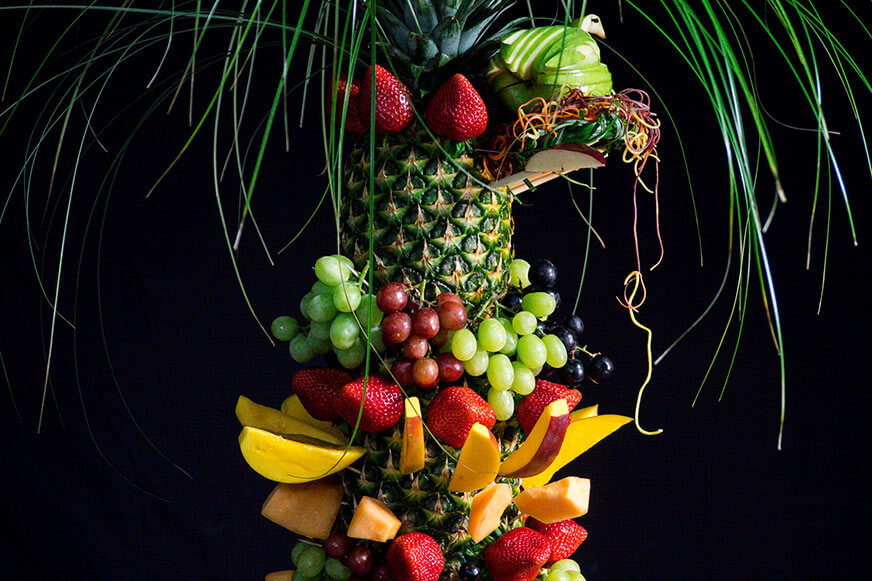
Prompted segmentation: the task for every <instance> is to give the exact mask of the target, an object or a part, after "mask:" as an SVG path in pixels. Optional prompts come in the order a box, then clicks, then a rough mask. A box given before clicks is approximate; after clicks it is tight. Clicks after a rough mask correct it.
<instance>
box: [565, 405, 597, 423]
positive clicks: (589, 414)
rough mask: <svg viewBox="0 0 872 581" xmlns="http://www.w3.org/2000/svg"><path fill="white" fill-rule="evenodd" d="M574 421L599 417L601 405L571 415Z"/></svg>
mask: <svg viewBox="0 0 872 581" xmlns="http://www.w3.org/2000/svg"><path fill="white" fill-rule="evenodd" d="M570 415H571V416H572V421H573V422H575V421H578V420H582V419H584V418H592V417H594V416H596V415H599V404H594V405H589V406H587V407H586V408H580V409H577V410H575V411H574V412H572V413H571V414H570Z"/></svg>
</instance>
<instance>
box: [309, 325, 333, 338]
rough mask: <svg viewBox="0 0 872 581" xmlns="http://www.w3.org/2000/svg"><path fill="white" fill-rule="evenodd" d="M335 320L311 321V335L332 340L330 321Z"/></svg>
mask: <svg viewBox="0 0 872 581" xmlns="http://www.w3.org/2000/svg"><path fill="white" fill-rule="evenodd" d="M332 322H333V321H312V322H311V323H309V337H314V338H316V339H321V340H324V341H329V340H330V323H332Z"/></svg>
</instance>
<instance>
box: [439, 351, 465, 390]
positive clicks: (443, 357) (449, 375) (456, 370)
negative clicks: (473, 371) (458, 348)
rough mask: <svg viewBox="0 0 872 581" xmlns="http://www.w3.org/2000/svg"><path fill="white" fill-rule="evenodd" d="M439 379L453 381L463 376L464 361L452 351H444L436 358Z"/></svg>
mask: <svg viewBox="0 0 872 581" xmlns="http://www.w3.org/2000/svg"><path fill="white" fill-rule="evenodd" d="M436 363H437V364H438V366H439V379H441V380H442V381H445V382H448V383H451V382H454V381H457V380H458V379H460V378H461V377H462V376H463V362H462V361H460V359H458V358H457V357H455V356H454V355H453V354H451V353H442V354H440V355H439V357H437V358H436Z"/></svg>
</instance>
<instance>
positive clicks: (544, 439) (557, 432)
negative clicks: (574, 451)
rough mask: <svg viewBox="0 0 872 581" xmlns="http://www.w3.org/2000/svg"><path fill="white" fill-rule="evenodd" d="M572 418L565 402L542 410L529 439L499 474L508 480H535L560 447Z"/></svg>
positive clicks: (555, 455) (507, 461)
mask: <svg viewBox="0 0 872 581" xmlns="http://www.w3.org/2000/svg"><path fill="white" fill-rule="evenodd" d="M570 419H571V416H570V415H569V407H568V406H567V404H566V400H565V399H557V400H554V401H552V402H551V403H549V404H548V405H547V406H545V409H544V410H542V414H541V415H540V416H539V419H538V420H536V424H535V425H534V426H533V429H532V430H530V435H529V436H527V438H526V439H525V440H524V442H523V443H522V444H521V446H520V447H519V448H518V449H517V450H515V451H514V452H513V453H512V454H510V455H509V457H508V458H506V459H505V460H503V463H502V464H501V465H500V470H499V472H500V474H501V475H503V476H508V477H510V478H526V477H528V476H535V475H536V474H539V473H540V472H542V471H543V470H545V469H546V468H548V467H549V466H550V465H551V463H552V462H554V459H555V458H557V454H558V453H559V452H560V447H561V446H562V445H563V439H564V437H565V436H566V430H567V428H568V427H569V422H570Z"/></svg>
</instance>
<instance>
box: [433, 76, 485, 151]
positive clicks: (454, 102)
mask: <svg viewBox="0 0 872 581" xmlns="http://www.w3.org/2000/svg"><path fill="white" fill-rule="evenodd" d="M425 119H426V120H427V126H428V127H429V128H430V130H431V131H432V132H433V133H435V134H436V135H439V136H441V137H447V138H448V139H453V140H454V141H466V140H467V139H472V138H473V137H478V136H479V135H481V134H482V133H484V130H485V129H487V107H485V104H484V100H483V99H482V98H481V95H479V94H478V92H476V90H475V88H473V86H472V83H470V82H469V79H467V78H466V77H464V76H463V75H460V74H458V75H454V76H453V77H451V78H450V79H448V82H447V83H445V84H444V85H442V86H441V87H440V88H439V90H438V91H436V94H434V95H433V98H432V99H430V103H429V104H428V105H427V113H426V114H425Z"/></svg>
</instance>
